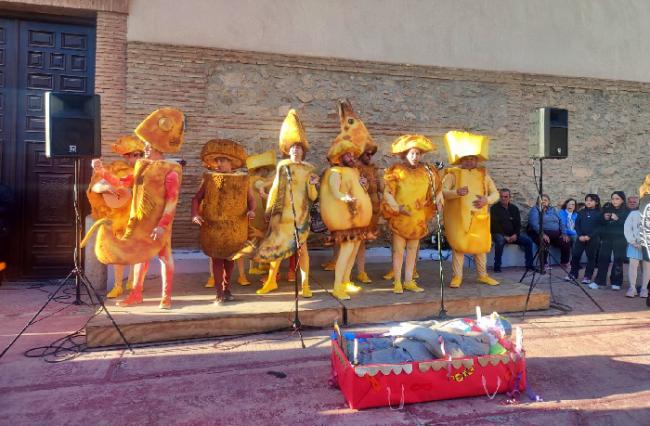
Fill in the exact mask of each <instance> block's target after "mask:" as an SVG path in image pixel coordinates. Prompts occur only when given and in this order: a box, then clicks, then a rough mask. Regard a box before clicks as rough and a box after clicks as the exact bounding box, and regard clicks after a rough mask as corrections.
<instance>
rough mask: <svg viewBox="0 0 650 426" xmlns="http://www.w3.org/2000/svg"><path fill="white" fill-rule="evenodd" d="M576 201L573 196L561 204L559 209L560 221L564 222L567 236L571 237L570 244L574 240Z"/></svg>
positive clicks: (576, 214)
mask: <svg viewBox="0 0 650 426" xmlns="http://www.w3.org/2000/svg"><path fill="white" fill-rule="evenodd" d="M577 203H578V202H577V201H576V200H575V199H574V198H569V199H568V200H566V201H565V202H564V203H563V204H562V208H561V209H560V221H562V223H563V224H564V229H565V232H566V234H567V236H568V237H569V238H571V244H574V243H575V242H576V218H577V216H578V213H577V212H576V205H577Z"/></svg>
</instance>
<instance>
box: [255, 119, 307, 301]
mask: <svg viewBox="0 0 650 426" xmlns="http://www.w3.org/2000/svg"><path fill="white" fill-rule="evenodd" d="M279 146H280V152H282V153H283V154H284V155H285V156H289V158H286V159H284V160H282V161H280V162H279V163H278V166H277V168H276V173H275V178H274V180H273V185H272V186H271V190H270V191H269V196H268V200H267V202H266V212H265V217H266V218H268V219H269V227H268V231H267V233H266V235H265V236H264V238H263V239H262V240H261V241H260V244H259V247H258V248H257V250H256V251H255V256H254V258H253V260H255V261H256V262H262V263H270V268H269V275H268V277H267V279H266V281H265V282H264V285H263V286H262V288H261V289H259V290H257V294H266V293H268V292H270V291H273V290H275V289H277V288H278V284H277V273H278V270H279V268H280V262H281V261H282V259H286V258H287V257H290V256H291V255H292V254H294V253H295V252H296V251H298V257H299V259H298V265H299V267H300V272H301V276H302V277H301V278H302V281H301V283H302V296H303V297H311V296H312V293H311V289H310V288H309V252H308V251H307V237H308V235H309V225H310V221H309V208H310V205H311V203H312V202H313V201H315V200H316V198H317V197H318V191H317V189H316V185H317V184H318V176H317V175H315V174H314V166H313V165H311V164H309V163H307V162H305V161H303V159H304V156H305V154H306V152H307V151H308V150H309V142H307V137H306V135H305V130H304V128H303V126H302V123H301V122H300V119H299V118H298V114H297V113H296V111H295V110H293V109H292V110H289V112H288V114H287V116H286V118H285V119H284V122H283V123H282V128H281V129H280V140H279ZM296 228H297V234H298V241H299V245H300V249H299V250H298V247H297V244H296V239H295V237H294V235H295V230H296Z"/></svg>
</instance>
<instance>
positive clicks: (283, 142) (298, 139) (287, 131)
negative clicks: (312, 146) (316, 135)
mask: <svg viewBox="0 0 650 426" xmlns="http://www.w3.org/2000/svg"><path fill="white" fill-rule="evenodd" d="M295 144H300V145H302V149H304V150H305V151H308V150H309V142H307V134H306V133H305V128H304V127H303V126H302V123H301V122H300V119H299V118H298V113H297V112H296V110H294V109H293V108H292V109H290V110H289V112H288V113H287V116H286V117H285V118H284V121H283V122H282V128H281V129H280V152H282V153H283V154H285V155H289V148H291V146H292V145H295Z"/></svg>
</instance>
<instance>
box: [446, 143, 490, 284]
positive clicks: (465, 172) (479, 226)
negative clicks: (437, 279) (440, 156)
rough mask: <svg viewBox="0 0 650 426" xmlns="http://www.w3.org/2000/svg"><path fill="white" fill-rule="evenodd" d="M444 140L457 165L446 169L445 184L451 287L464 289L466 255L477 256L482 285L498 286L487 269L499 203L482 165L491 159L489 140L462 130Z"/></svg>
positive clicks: (452, 160)
mask: <svg viewBox="0 0 650 426" xmlns="http://www.w3.org/2000/svg"><path fill="white" fill-rule="evenodd" d="M444 139H445V148H446V149H447V155H448V157H449V163H450V164H451V165H452V166H456V167H450V168H448V169H446V171H445V177H444V179H443V182H442V188H443V191H442V192H443V195H444V197H445V209H444V211H443V217H444V223H445V236H446V237H447V241H448V242H449V245H450V246H451V248H452V273H453V277H452V279H451V283H450V285H449V286H450V287H452V288H457V287H460V286H461V284H462V282H463V263H464V259H465V254H472V255H474V262H475V264H476V273H477V274H478V281H479V282H481V283H483V284H487V285H498V284H499V282H498V281H496V280H495V279H493V278H491V277H490V276H489V275H488V274H487V269H486V254H487V252H489V251H490V249H491V246H492V237H491V234H490V205H492V204H494V203H496V202H497V201H498V200H499V191H498V190H497V188H496V186H495V185H494V181H493V180H492V178H491V177H490V175H488V172H487V169H486V168H485V167H483V166H481V162H482V161H486V160H487V159H488V152H489V151H488V149H489V139H488V138H487V137H486V136H482V135H477V134H472V133H467V132H460V131H451V132H447V134H446V135H445V138H444Z"/></svg>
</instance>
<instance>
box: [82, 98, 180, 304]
mask: <svg viewBox="0 0 650 426" xmlns="http://www.w3.org/2000/svg"><path fill="white" fill-rule="evenodd" d="M184 128H185V116H184V114H183V113H182V112H181V111H179V110H177V109H174V108H161V109H158V110H156V111H154V112H152V113H151V114H149V116H148V117H147V118H146V119H145V120H144V121H142V122H141V123H140V124H139V125H138V127H137V128H136V129H135V134H136V136H138V137H139V138H140V139H141V140H142V141H143V142H144V155H145V158H144V159H140V160H137V161H136V163H135V169H134V172H133V178H132V179H130V181H131V182H132V185H133V201H132V202H131V208H130V210H129V220H128V222H127V225H126V230H125V231H124V234H123V235H121V236H117V235H115V234H114V232H113V231H112V224H111V222H110V221H108V220H107V219H106V218H104V219H100V220H99V221H97V222H95V224H94V225H93V226H92V227H91V228H90V230H89V231H88V233H87V234H86V236H85V237H84V240H83V241H82V247H83V246H84V245H85V244H86V243H87V242H88V239H89V238H90V236H91V235H92V234H93V233H94V232H95V231H97V239H96V241H95V255H96V256H97V259H98V260H99V261H100V262H102V263H104V264H107V265H109V264H121V265H130V264H136V266H135V271H134V278H133V289H132V290H131V292H130V293H129V295H128V296H127V297H126V299H124V300H122V301H120V302H118V305H119V306H132V305H137V304H140V303H142V289H143V286H144V278H145V276H146V274H147V270H148V269H149V262H150V261H151V259H152V258H153V257H156V256H158V259H159V260H160V266H161V275H162V297H161V300H160V305H159V307H160V308H161V309H171V304H172V299H171V292H172V284H173V278H174V258H173V257H172V245H171V236H172V223H173V221H174V216H175V214H176V204H177V203H178V194H179V191H180V184H181V176H182V169H181V165H180V164H178V163H177V162H171V161H165V154H167V153H175V152H178V151H179V150H180V148H181V146H182V144H183V134H184ZM93 169H94V170H95V172H96V173H98V174H100V175H101V176H102V177H103V178H104V179H106V180H107V181H108V182H109V183H110V184H111V185H113V186H114V187H116V188H121V187H124V186H127V185H128V181H122V180H120V179H119V178H118V177H116V176H114V175H112V174H111V173H109V172H108V171H107V170H106V169H105V168H104V167H103V165H102V163H101V161H94V162H93Z"/></svg>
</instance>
